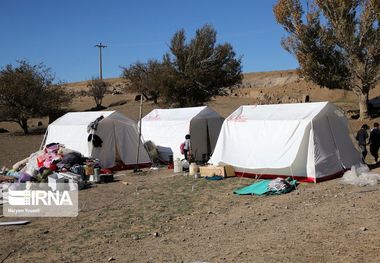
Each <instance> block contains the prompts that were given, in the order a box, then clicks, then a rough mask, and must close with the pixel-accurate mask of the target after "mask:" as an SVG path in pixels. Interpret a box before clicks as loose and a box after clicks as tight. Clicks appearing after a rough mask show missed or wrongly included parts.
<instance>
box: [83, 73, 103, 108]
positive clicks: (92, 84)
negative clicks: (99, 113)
mask: <svg viewBox="0 0 380 263" xmlns="http://www.w3.org/2000/svg"><path fill="white" fill-rule="evenodd" d="M87 87H88V88H89V90H88V92H89V95H90V96H92V97H93V98H94V100H95V104H96V108H97V109H100V108H101V107H102V102H103V98H104V95H105V94H106V92H107V88H108V85H107V83H106V82H105V81H103V80H101V79H99V78H92V79H91V80H90V81H88V82H87Z"/></svg>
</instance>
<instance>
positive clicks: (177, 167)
mask: <svg viewBox="0 0 380 263" xmlns="http://www.w3.org/2000/svg"><path fill="white" fill-rule="evenodd" d="M181 172H182V162H181V160H180V159H179V158H177V159H175V160H174V173H181Z"/></svg>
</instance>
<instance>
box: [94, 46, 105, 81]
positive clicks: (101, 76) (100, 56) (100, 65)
mask: <svg viewBox="0 0 380 263" xmlns="http://www.w3.org/2000/svg"><path fill="white" fill-rule="evenodd" d="M94 47H97V48H99V78H100V80H102V79H103V74H102V48H105V47H107V46H106V45H102V42H100V43H99V44H97V45H95V46H94Z"/></svg>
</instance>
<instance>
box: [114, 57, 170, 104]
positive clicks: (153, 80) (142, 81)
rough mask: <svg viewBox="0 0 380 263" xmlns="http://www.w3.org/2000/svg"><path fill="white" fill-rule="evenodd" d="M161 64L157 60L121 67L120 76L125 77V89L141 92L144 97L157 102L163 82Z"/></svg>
mask: <svg viewBox="0 0 380 263" xmlns="http://www.w3.org/2000/svg"><path fill="white" fill-rule="evenodd" d="M164 74H165V73H164V72H163V64H162V63H160V62H159V61H157V60H149V61H148V62H147V63H141V62H137V63H135V64H132V65H130V66H129V67H124V68H123V73H122V77H123V78H125V79H127V80H128V82H127V85H126V89H127V90H130V91H135V92H138V93H141V94H142V95H143V96H144V97H145V99H147V100H153V101H154V103H157V100H158V98H159V96H160V91H161V90H162V89H163V87H162V85H163V83H164V80H163V79H164V77H165V75H164Z"/></svg>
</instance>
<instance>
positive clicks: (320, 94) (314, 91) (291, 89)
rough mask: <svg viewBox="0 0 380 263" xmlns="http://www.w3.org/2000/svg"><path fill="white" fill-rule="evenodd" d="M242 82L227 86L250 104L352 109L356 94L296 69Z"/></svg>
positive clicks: (77, 86) (116, 81)
mask: <svg viewBox="0 0 380 263" xmlns="http://www.w3.org/2000/svg"><path fill="white" fill-rule="evenodd" d="M243 75H244V78H243V81H242V84H241V85H239V86H238V87H236V88H233V89H231V91H230V96H234V97H239V98H244V99H245V100H247V99H248V100H249V101H251V102H252V104H268V103H293V102H302V101H304V100H305V99H306V98H308V99H309V100H310V101H331V102H334V103H335V104H338V105H339V106H341V107H342V108H344V109H349V108H351V109H352V108H356V104H357V97H356V95H355V94H354V93H353V92H351V91H346V90H330V89H327V88H323V87H320V86H318V85H315V84H313V83H311V82H307V81H305V80H304V79H302V78H300V77H299V76H298V74H297V70H282V71H270V72H252V73H244V74H243ZM105 81H106V82H107V83H109V84H110V86H111V87H115V88H116V89H118V90H122V89H123V87H124V85H125V80H124V79H122V78H109V79H105ZM65 85H66V87H67V88H69V89H72V90H75V91H80V90H82V89H87V81H81V82H74V83H67V84H65ZM379 95H380V85H378V86H377V87H376V88H375V89H373V90H372V91H371V92H370V98H375V97H378V96H379Z"/></svg>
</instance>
